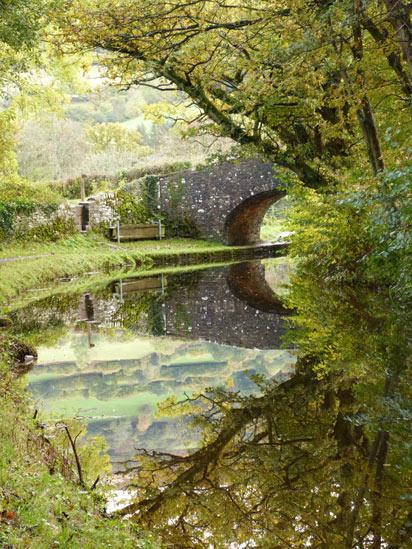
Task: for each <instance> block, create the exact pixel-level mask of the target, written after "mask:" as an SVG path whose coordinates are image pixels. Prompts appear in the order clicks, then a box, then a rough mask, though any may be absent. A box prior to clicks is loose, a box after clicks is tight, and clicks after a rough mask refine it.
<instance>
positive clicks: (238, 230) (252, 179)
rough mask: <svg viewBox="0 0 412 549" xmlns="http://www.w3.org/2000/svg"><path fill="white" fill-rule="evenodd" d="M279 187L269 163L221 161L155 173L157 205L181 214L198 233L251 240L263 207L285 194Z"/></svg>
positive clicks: (225, 239)
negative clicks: (160, 174)
mask: <svg viewBox="0 0 412 549" xmlns="http://www.w3.org/2000/svg"><path fill="white" fill-rule="evenodd" d="M279 187H280V182H279V180H277V179H275V177H274V173H273V168H272V165H271V164H270V163H263V162H261V161H259V160H244V161H239V162H225V163H223V164H218V165H216V166H212V167H210V168H206V169H204V170H200V171H190V170H188V171H185V172H180V173H176V174H172V175H169V176H165V177H162V178H160V180H159V209H160V210H161V211H163V212H165V213H167V214H168V215H169V216H170V217H171V218H178V217H180V218H184V219H185V220H186V221H187V222H188V223H189V224H191V225H193V226H194V227H196V229H197V231H198V233H199V236H200V237H202V238H208V239H212V240H218V241H223V242H225V243H227V244H230V245H246V244H254V243H257V242H259V241H260V226H261V223H262V220H263V218H264V216H265V214H266V212H267V210H268V209H269V207H270V206H271V205H272V204H273V203H274V202H276V201H277V200H279V199H280V198H282V197H283V196H284V195H285V192H284V191H282V190H280V189H279Z"/></svg>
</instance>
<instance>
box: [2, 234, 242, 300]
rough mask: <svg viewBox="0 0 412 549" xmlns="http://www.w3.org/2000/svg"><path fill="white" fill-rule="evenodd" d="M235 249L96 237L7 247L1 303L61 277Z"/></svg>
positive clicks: (186, 242)
mask: <svg viewBox="0 0 412 549" xmlns="http://www.w3.org/2000/svg"><path fill="white" fill-rule="evenodd" d="M234 249H235V248H228V247H227V246H224V245H222V244H218V243H213V242H207V241H197V240H187V239H185V240H183V239H182V240H164V241H160V242H157V241H156V242H153V241H150V242H139V243H125V244H113V243H111V242H108V241H107V240H106V239H104V238H102V237H100V236H97V235H93V234H91V235H89V236H76V237H74V238H70V239H67V240H63V241H60V242H57V243H46V244H42V243H30V244H26V245H22V244H17V245H16V244H14V245H8V246H7V245H3V246H2V247H1V248H0V303H3V304H4V303H5V302H9V301H10V300H12V299H13V298H14V297H16V296H18V295H19V294H20V293H21V292H22V291H24V290H27V289H29V288H41V287H42V286H44V285H48V284H50V283H51V282H53V281H55V280H58V279H60V278H65V277H73V276H76V275H81V274H85V273H90V272H93V273H95V272H107V271H109V270H118V269H126V270H130V269H135V268H136V267H138V268H141V269H142V270H147V269H149V268H150V267H151V266H152V265H153V264H154V262H155V260H156V259H161V258H166V257H170V258H172V257H178V256H182V255H189V254H190V255H195V256H196V255H197V254H198V255H199V257H201V256H202V257H205V256H207V255H208V254H209V253H210V254H211V253H216V252H219V251H227V252H230V251H231V250H234Z"/></svg>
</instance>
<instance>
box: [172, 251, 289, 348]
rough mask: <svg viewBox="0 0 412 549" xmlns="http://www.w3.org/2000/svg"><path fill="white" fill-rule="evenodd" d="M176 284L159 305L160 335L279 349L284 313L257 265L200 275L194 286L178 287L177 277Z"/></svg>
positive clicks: (241, 265)
mask: <svg viewBox="0 0 412 549" xmlns="http://www.w3.org/2000/svg"><path fill="white" fill-rule="evenodd" d="M182 282H184V275H183V276H182ZM176 283H177V284H178V286H177V287H176V289H175V290H174V291H173V290H172V291H170V292H169V293H168V295H166V296H165V298H164V303H163V312H164V323H165V332H166V334H168V335H173V336H177V337H182V338H189V339H204V340H207V341H214V342H217V343H220V344H223V345H231V346H236V347H246V348H258V349H276V348H278V347H279V346H280V339H281V336H282V334H283V333H284V331H285V327H284V318H283V317H284V316H285V315H286V314H287V312H286V311H285V309H284V308H283V307H282V304H281V303H280V301H279V299H278V298H277V297H276V296H275V295H274V293H273V292H272V290H271V289H270V287H269V286H268V284H267V282H266V280H265V276H264V267H263V266H262V264H261V263H260V262H248V263H241V264H237V265H232V266H231V267H226V268H222V269H219V270H218V271H217V270H215V269H214V270H207V271H202V272H201V273H199V279H198V281H197V283H196V284H194V285H185V284H182V286H180V284H179V277H176ZM173 285H174V284H173V283H172V282H171V289H172V287H173Z"/></svg>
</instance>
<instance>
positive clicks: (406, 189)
mask: <svg viewBox="0 0 412 549" xmlns="http://www.w3.org/2000/svg"><path fill="white" fill-rule="evenodd" d="M361 183H362V185H361V184H360V183H359V185H358V187H357V189H355V190H353V188H352V189H351V190H346V189H343V190H341V191H339V192H337V193H334V194H326V193H324V194H322V193H318V192H315V191H313V190H309V189H302V188H298V189H295V190H294V191H292V202H293V203H294V208H293V209H292V213H291V214H290V216H289V222H288V224H289V228H290V230H292V231H294V233H295V234H294V237H293V244H292V247H291V253H292V254H293V255H294V256H298V257H299V258H301V260H300V269H301V270H302V271H306V272H307V273H310V272H316V273H317V274H318V275H320V276H321V277H323V278H325V279H327V280H334V281H340V280H344V281H350V280H356V281H357V282H362V281H363V282H364V283H366V284H374V285H389V286H391V287H392V288H393V289H395V290H396V291H398V292H399V293H400V294H402V295H403V297H408V298H410V297H412V287H411V276H410V272H411V270H412V232H411V227H412V200H411V196H412V167H409V166H406V167H403V168H402V169H397V170H392V171H386V172H385V173H383V174H382V175H381V176H380V177H379V178H377V179H371V180H364V181H362V182H361Z"/></svg>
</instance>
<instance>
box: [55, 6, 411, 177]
mask: <svg viewBox="0 0 412 549" xmlns="http://www.w3.org/2000/svg"><path fill="white" fill-rule="evenodd" d="M390 3H391V2H382V3H374V2H367V3H364V2H360V1H359V0H346V1H345V2H334V1H332V2H330V1H327V2H324V1H322V0H315V1H313V2H301V1H300V0H294V1H293V2H282V1H279V0H270V1H264V0H245V1H243V2H242V3H241V4H239V3H238V2H235V1H233V0H229V1H227V2H222V1H221V0H206V1H202V2H199V1H198V0H190V1H189V2H185V3H184V4H182V3H180V2H176V1H175V0H168V1H167V2H162V4H161V5H160V6H159V3H158V2H153V0H142V1H141V2H139V3H136V2H134V1H131V0H129V1H127V2H118V1H116V0H105V1H104V2H99V3H98V4H97V3H95V2H93V1H89V2H87V3H84V2H78V1H77V0H69V1H68V2H66V3H65V7H64V11H63V12H62V13H61V17H60V23H61V25H62V29H63V32H64V34H65V38H66V41H67V42H68V43H71V44H72V45H74V46H75V47H78V44H79V42H80V44H81V45H82V47H89V48H103V49H104V50H105V51H106V52H109V55H108V56H107V57H106V58H105V63H106V66H107V69H108V75H109V76H110V77H112V78H113V79H116V80H117V81H118V82H120V83H121V84H122V85H123V86H130V85H134V84H138V85H145V86H154V87H156V88H158V89H163V90H168V89H179V90H181V91H183V92H185V93H186V94H187V96H188V97H189V98H190V100H191V101H193V103H195V104H196V105H197V106H198V107H199V109H200V111H201V113H200V115H199V117H198V121H199V120H201V121H202V120H203V121H205V120H207V122H206V124H209V125H210V123H212V125H213V128H211V129H212V131H214V132H216V131H217V130H218V131H219V132H220V133H221V134H222V135H224V136H226V137H230V138H232V139H233V140H235V141H237V142H238V143H240V144H242V145H247V146H251V147H253V148H255V149H257V150H258V151H260V152H261V153H263V154H265V155H266V156H267V157H269V158H271V159H272V160H273V161H274V162H276V163H277V164H278V165H279V166H283V167H285V168H287V169H289V170H292V171H293V172H294V173H295V174H297V176H298V177H299V178H300V179H301V180H302V181H303V182H304V183H305V184H307V185H309V186H312V187H318V186H320V185H322V184H327V183H328V182H330V181H333V180H334V179H336V176H339V175H340V173H341V172H342V171H343V170H344V169H345V167H347V166H348V164H349V163H350V162H351V163H353V162H355V161H356V163H357V165H358V166H359V167H360V168H361V169H362V167H363V166H364V164H365V160H366V159H367V161H369V164H370V167H371V170H372V172H373V173H374V174H376V173H378V172H379V171H381V170H382V169H383V168H384V156H385V152H386V151H385V150H384V147H383V145H382V139H381V133H382V131H384V130H385V128H386V126H389V125H390V124H392V119H391V113H392V112H394V111H395V110H396V109H397V110H398V112H400V113H401V117H402V121H403V122H404V121H405V120H407V121H408V123H410V112H409V111H408V105H409V101H410V96H411V90H412V73H411V72H410V67H409V61H408V60H409V59H410V57H409V49H410V45H409V46H408V44H407V43H406V42H405V40H409V35H408V34H407V33H406V34H405V36H403V35H402V37H401V36H400V31H399V29H400V28H401V29H403V28H404V26H405V25H406V24H409V27H408V28H410V20H409V11H410V10H408V9H407V7H406V6H405V5H403V3H402V2H397V3H396V5H397V6H398V7H397V8H396V9H395V10H394V9H392V8H391V7H390V5H389V4H390ZM400 6H402V8H401V7H400ZM387 10H390V11H389V12H388V11H387ZM388 13H389V14H390V15H388ZM395 13H396V17H395ZM395 19H396V22H395ZM392 20H393V21H392ZM390 21H392V23H391V24H390ZM401 21H402V24H403V26H402V27H400V26H399V25H400V24H401ZM402 32H404V31H402ZM159 78H160V79H161V81H160V82H159V80H158V79H159ZM382 94H384V95H385V100H384V103H385V105H384V108H382V100H383V99H382ZM379 102H380V103H381V105H379ZM404 117H405V118H404ZM389 119H391V120H389ZM380 129H381V131H380ZM360 140H361V141H362V142H363V143H362V145H360ZM365 153H366V154H365ZM359 159H360V160H359ZM389 160H391V159H389Z"/></svg>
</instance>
